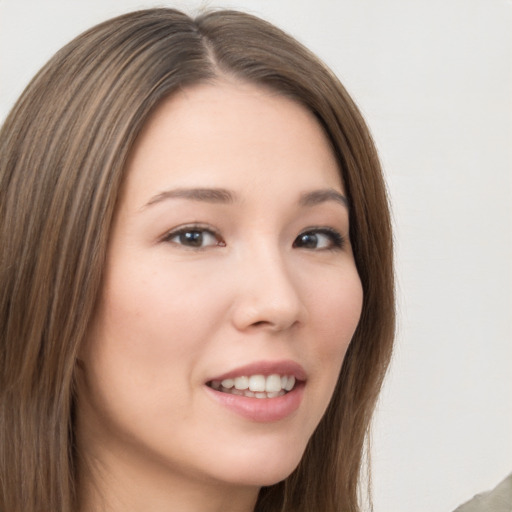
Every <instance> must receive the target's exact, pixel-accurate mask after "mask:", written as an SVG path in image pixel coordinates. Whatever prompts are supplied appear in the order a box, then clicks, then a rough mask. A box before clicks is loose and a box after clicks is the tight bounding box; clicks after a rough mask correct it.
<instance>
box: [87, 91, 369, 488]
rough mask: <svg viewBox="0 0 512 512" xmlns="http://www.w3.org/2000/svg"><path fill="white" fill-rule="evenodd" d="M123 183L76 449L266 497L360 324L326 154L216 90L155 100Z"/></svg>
mask: <svg viewBox="0 0 512 512" xmlns="http://www.w3.org/2000/svg"><path fill="white" fill-rule="evenodd" d="M126 171H127V174H126V182H125V184H124V188H123V192H122V196H121V198H120V202H119V207H118V211H117V214H116V218H115V221H114V225H113V228H112V232H111V238H110V245H109V250H108V256H107V263H106V269H105V274H104V284H103V290H102V295H101V300H100V301H99V304H98V308H97V312H96V316H95V318H94V321H93V325H92V326H91V331H90V334H89V336H88V339H87V343H86V344H85V346H84V347H83V349H82V353H81V356H80V360H81V364H80V367H81V369H82V370H81V380H80V385H79V399H78V432H79V434H80V436H81V439H82V444H83V446H82V449H83V450H85V451H87V453H89V454H92V457H94V458H96V459H99V461H100V462H102V463H104V465H105V466H106V467H109V468H111V470H112V471H115V468H116V464H117V465H119V464H121V462H120V461H123V462H122V465H124V467H131V468H135V471H136V470H137V468H148V467H152V468H153V469H155V468H156V470H157V471H160V472H161V473H162V474H164V473H165V474H167V475H168V476H169V477H176V478H179V479H184V480H183V481H185V480H187V481H193V480H194V481H197V482H208V481H209V482H217V483H221V482H222V483H224V484H227V485H232V486H245V487H259V486H262V485H268V484H272V483H275V482H277V481H279V480H281V479H283V478H285V477H286V476H287V475H288V474H289V473H290V472H291V471H292V470H293V469H294V468H295V467H296V465H297V464H298V462H299V460H300V458H301V456H302V454H303V452H304V449H305V446H306V444H307V442H308V439H309V438H310V436H311V435H312V433H313V431H314V430H315V428H316V426H317V425H318V423H319V421H320V419H321V417H322V415H323V413H324V411H325V409H326V407H327V405H328V402H329V400H330V398H331V396H332V393H333V389H334V386H335V384H336V381H337V378H338V374H339V371H340V367H341V364H342V361H343V357H344V355H345V351H346V349H347V346H348V344H349V342H350V339H351V337H352V335H353V333H354V330H355V328H356V325H357V323H358V320H359V316H360V312H361V304H362V290H361V284H360V280H359V276H358V273H357V270H356V266H355V264H354V258H353V254H352V249H351V246H350V240H349V216H348V209H347V204H346V200H345V197H344V194H345V193H344V189H343V184H342V182H341V180H340V175H339V172H338V167H337V163H336V161H335V158H334V156H333V154H332V151H331V149H330V147H329V143H328V141H327V139H326V137H325V135H324V133H323V132H322V129H321V128H320V126H319V124H318V123H317V121H316V120H315V118H314V116H313V115H312V114H310V113H309V112H308V111H306V110H305V109H304V108H303V107H301V106H300V105H298V104H297V103H295V102H293V101H291V100H289V99H286V98H283V97H282V96H280V95H278V94H276V93H273V92H270V91H268V90H265V89H263V88H259V87H256V86H253V85H248V84H240V83H228V82H219V83H217V84H215V85H211V84H210V85H201V86H196V87H193V88H189V89H186V90H184V91H182V92H180V93H178V94H176V95H174V96H173V97H172V98H171V99H169V100H167V101H166V102H165V103H164V104H162V105H161V106H160V107H159V108H158V109H157V111H156V112H155V113H154V115H153V116H152V118H151V119H150V121H149V123H148V124H147V126H146V128H145V130H144V131H143V133H142V134H141V136H140V137H139V140H138V142H137V144H136V146H135V148H134V151H133V153H132V156H131V158H130V161H129V163H128V166H127V169H126ZM294 381H295V383H294ZM248 386H249V388H248Z"/></svg>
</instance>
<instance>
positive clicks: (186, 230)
mask: <svg viewBox="0 0 512 512" xmlns="http://www.w3.org/2000/svg"><path fill="white" fill-rule="evenodd" d="M162 241H164V242H170V243H172V244H176V245H182V246H184V247H188V248H191V249H205V248H206V247H215V246H217V247H225V245H226V243H225V242H224V241H223V240H222V239H221V238H220V236H219V235H218V234H217V233H215V232H213V231H212V230H211V229H207V228H203V227H190V226H188V227H183V228H179V229H175V230H173V231H171V232H169V233H167V234H166V235H165V236H164V237H163V239H162Z"/></svg>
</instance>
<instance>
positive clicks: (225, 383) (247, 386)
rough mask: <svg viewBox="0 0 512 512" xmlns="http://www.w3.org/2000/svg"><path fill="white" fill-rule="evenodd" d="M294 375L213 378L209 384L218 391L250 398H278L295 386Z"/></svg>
mask: <svg viewBox="0 0 512 512" xmlns="http://www.w3.org/2000/svg"><path fill="white" fill-rule="evenodd" d="M295 383H296V379H295V377H294V376H293V375H279V374H272V375H268V376H265V375H249V376H246V375H242V376H240V377H235V378H227V379H223V380H212V381H210V382H209V383H208V385H209V386H210V387H211V388H213V389H215V390H216V391H221V392H222V393H229V394H232V395H238V396H245V397H249V398H277V397H280V396H284V395H285V394H286V393H288V392H289V391H291V390H292V389H293V388H294V387H295Z"/></svg>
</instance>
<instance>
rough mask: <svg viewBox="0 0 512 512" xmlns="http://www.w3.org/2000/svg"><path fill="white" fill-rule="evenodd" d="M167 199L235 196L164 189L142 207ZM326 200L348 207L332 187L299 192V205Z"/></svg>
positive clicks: (230, 199)
mask: <svg viewBox="0 0 512 512" xmlns="http://www.w3.org/2000/svg"><path fill="white" fill-rule="evenodd" d="M167 199H188V200H191V201H202V202H206V203H214V204H232V203H234V202H235V201H236V200H237V196H236V194H234V193H233V192H230V191H229V190H226V189H224V188H176V189H172V190H165V191H163V192H160V193H159V194H157V195H156V196H153V197H152V198H151V199H150V200H149V201H148V202H147V203H146V204H145V205H144V206H143V207H142V208H143V209H144V208H147V207H148V206H151V205H154V204H157V203H160V202H162V201H165V200H167ZM328 201H334V202H336V203H339V204H341V205H342V206H344V207H345V208H348V199H347V198H346V197H345V196H344V195H343V194H341V193H340V192H337V191H336V190H334V189H332V188H326V189H320V190H313V191H311V192H305V193H303V194H301V196H300V199H299V205H300V206H304V207H310V206H316V205H318V204H322V203H325V202H328Z"/></svg>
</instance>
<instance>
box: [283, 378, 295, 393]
mask: <svg viewBox="0 0 512 512" xmlns="http://www.w3.org/2000/svg"><path fill="white" fill-rule="evenodd" d="M293 386H295V377H294V376H293V375H290V376H289V377H288V382H287V383H286V386H285V387H284V389H286V391H291V390H292V389H293Z"/></svg>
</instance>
